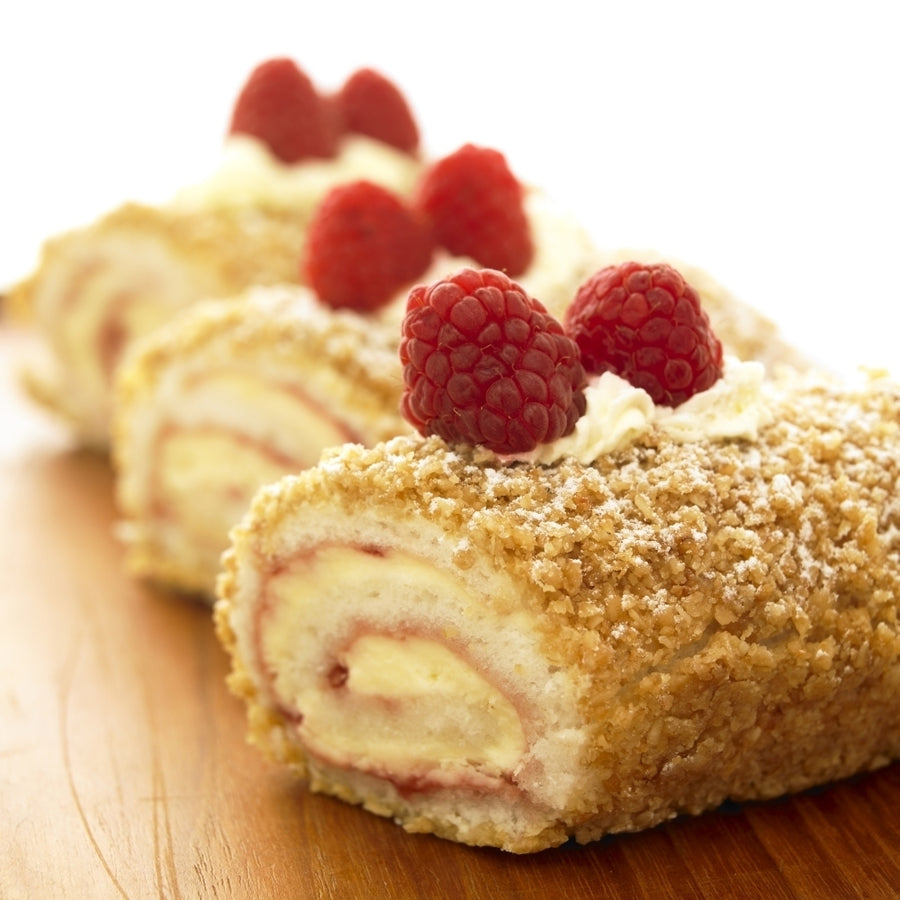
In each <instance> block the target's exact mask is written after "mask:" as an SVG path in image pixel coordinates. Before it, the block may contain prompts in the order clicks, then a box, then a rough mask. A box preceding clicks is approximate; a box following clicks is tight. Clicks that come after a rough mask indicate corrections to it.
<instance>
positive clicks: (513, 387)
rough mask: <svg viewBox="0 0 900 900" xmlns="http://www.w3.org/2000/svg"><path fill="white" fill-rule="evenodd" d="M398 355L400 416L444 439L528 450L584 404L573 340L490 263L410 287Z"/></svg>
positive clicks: (562, 431)
mask: <svg viewBox="0 0 900 900" xmlns="http://www.w3.org/2000/svg"><path fill="white" fill-rule="evenodd" d="M400 361H401V363H402V364H403V367H404V368H403V379H404V382H405V388H404V392H403V399H402V401H401V409H402V412H403V415H404V416H405V418H406V419H407V420H408V421H409V422H410V423H411V424H412V425H413V426H414V427H415V428H417V429H418V430H419V432H421V433H422V434H436V435H439V436H440V437H442V438H443V439H444V440H445V441H448V442H449V443H457V442H460V443H466V444H481V445H482V446H485V447H487V448H488V449H490V450H493V451H495V452H496V453H526V452H528V451H529V450H533V449H534V448H535V447H536V446H537V445H538V444H539V443H542V442H549V441H554V440H556V439H557V438H559V437H562V436H563V435H566V434H569V433H570V432H571V431H572V429H573V428H574V427H575V422H576V421H577V419H578V418H579V417H580V416H581V415H582V413H583V412H584V407H585V398H584V393H583V388H584V384H585V380H586V379H585V374H584V369H583V368H582V365H581V361H580V359H579V354H578V347H577V345H576V344H575V342H574V341H572V340H571V339H570V338H568V337H566V335H565V334H564V333H563V329H562V325H560V323H559V322H558V321H557V320H556V319H554V318H553V316H551V315H550V314H549V313H548V312H547V311H546V310H545V309H544V307H543V306H542V305H541V304H540V303H538V301H537V300H533V299H532V298H531V297H529V296H528V294H526V293H525V291H524V289H523V288H521V287H520V286H519V285H518V284H516V283H515V282H514V281H512V280H510V279H509V278H507V276H506V275H504V274H503V273H502V272H498V271H496V270H493V269H482V270H480V271H476V270H475V269H462V270H461V271H460V272H458V273H457V274H456V275H453V276H451V277H449V278H444V279H442V280H441V281H437V282H435V283H434V284H432V285H420V286H418V287H415V288H413V289H412V291H411V292H410V295H409V300H408V302H407V311H406V317H405V319H404V320H403V328H402V337H401V341H400Z"/></svg>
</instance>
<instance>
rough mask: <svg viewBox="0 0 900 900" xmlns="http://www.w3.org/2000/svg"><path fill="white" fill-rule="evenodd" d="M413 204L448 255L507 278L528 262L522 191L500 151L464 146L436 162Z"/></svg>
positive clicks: (531, 249) (425, 175) (530, 250)
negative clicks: (473, 261)
mask: <svg viewBox="0 0 900 900" xmlns="http://www.w3.org/2000/svg"><path fill="white" fill-rule="evenodd" d="M414 203H415V205H416V206H417V208H418V209H421V210H422V211H423V212H424V213H425V215H427V216H428V218H429V219H430V221H431V224H432V228H433V229H434V233H435V238H436V240H437V242H438V243H439V244H440V245H441V246H442V247H445V248H446V249H447V250H449V251H450V252H451V253H453V254H456V255H457V256H468V257H470V258H472V259H474V260H475V261H476V262H478V264H479V265H480V266H484V267H485V268H490V269H500V270H501V271H503V272H505V273H506V274H507V275H509V276H510V278H515V277H516V276H518V275H521V274H522V272H524V271H525V270H526V269H527V268H528V266H529V264H530V263H531V259H532V257H533V255H534V246H533V244H532V240H531V230H530V227H529V224H528V217H527V216H526V214H525V206H524V191H523V190H522V185H521V184H520V183H519V181H518V179H517V178H516V177H515V175H513V174H512V172H510V170H509V167H508V165H507V163H506V159H505V158H504V156H503V154H502V153H499V152H497V151H496V150H491V149H489V148H486V147H476V146H474V145H472V144H466V145H465V146H463V147H461V148H460V149H459V150H457V151H456V152H455V153H451V154H450V155H449V156H445V157H443V158H442V159H439V160H437V161H436V162H435V163H433V164H432V165H431V166H430V167H429V168H428V169H427V170H426V171H425V172H424V173H423V175H422V179H421V181H420V184H419V186H418V190H417V194H416V197H415V199H414Z"/></svg>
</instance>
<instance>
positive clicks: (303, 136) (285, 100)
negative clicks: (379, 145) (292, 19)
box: [229, 57, 340, 163]
mask: <svg viewBox="0 0 900 900" xmlns="http://www.w3.org/2000/svg"><path fill="white" fill-rule="evenodd" d="M338 122H339V117H338V115H337V113H336V110H335V108H334V104H333V103H329V102H328V101H326V100H325V99H324V98H323V97H321V96H320V95H319V93H318V92H317V91H316V88H315V85H314V84H313V83H312V81H311V80H310V79H309V77H308V76H307V75H306V74H305V73H304V72H303V71H301V70H300V68H298V66H297V65H296V63H294V61H293V60H291V59H287V58H284V57H276V58H274V59H269V60H267V61H266V62H263V63H260V64H259V65H258V66H257V67H256V68H255V69H254V70H253V71H252V72H251V73H250V77H249V78H248V79H247V81H246V83H245V84H244V87H243V88H242V89H241V92H240V94H239V95H238V98H237V101H236V103H235V106H234V111H233V112H232V115H231V126H230V128H229V133H230V134H249V135H251V136H253V137H256V138H259V140H261V141H262V142H263V143H265V144H266V145H267V146H268V147H269V149H270V150H271V151H272V153H273V154H274V155H275V156H276V157H278V159H280V160H281V161H282V162H285V163H295V162H298V161H299V160H302V159H306V158H308V157H311V156H319V157H331V156H334V155H335V153H336V152H337V141H338V137H339V131H340V129H339V125H338Z"/></svg>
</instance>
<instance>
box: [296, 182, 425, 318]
mask: <svg viewBox="0 0 900 900" xmlns="http://www.w3.org/2000/svg"><path fill="white" fill-rule="evenodd" d="M432 251H433V245H432V238H431V232H430V231H429V229H428V226H427V225H426V224H425V223H424V222H423V221H422V220H421V218H420V217H418V216H417V214H416V213H414V212H413V211H412V210H411V209H410V208H409V207H408V206H407V205H406V204H405V203H404V201H403V200H401V199H400V198H399V197H397V196H396V195H395V194H393V193H391V191H389V190H387V189H386V188H383V187H381V186H379V185H376V184H372V183H371V182H368V181H354V182H349V183H347V184H343V185H339V186H338V187H336V188H333V189H332V190H331V191H330V192H329V193H328V194H326V196H325V198H324V200H323V201H322V202H321V204H320V205H319V207H318V208H317V210H316V212H315V213H314V215H313V218H312V220H311V221H310V224H309V229H308V231H307V237H306V256H305V259H304V261H303V263H302V266H303V271H302V272H301V275H304V274H305V276H306V279H305V280H307V281H308V282H309V284H310V285H311V286H312V288H313V289H314V290H315V291H316V293H317V294H318V295H319V297H320V299H321V300H322V301H323V302H325V303H328V304H329V305H330V306H334V307H350V308H351V309H356V310H361V311H366V310H373V309H377V308H378V307H379V306H382V305H383V304H384V303H386V302H387V301H388V300H390V299H391V297H393V296H394V295H395V294H396V293H397V291H399V290H400V289H401V288H403V287H405V286H406V285H408V284H410V283H411V282H413V281H415V280H416V279H417V278H419V277H420V276H421V275H422V274H423V273H424V272H425V270H426V269H427V268H428V266H429V264H430V263H431V255H432Z"/></svg>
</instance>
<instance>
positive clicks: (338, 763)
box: [216, 264, 900, 853]
mask: <svg viewBox="0 0 900 900" xmlns="http://www.w3.org/2000/svg"><path fill="white" fill-rule="evenodd" d="M623 287H624V288H626V291H625V292H624V294H623V292H622V291H621V290H620V288H623ZM448 322H453V323H454V328H455V329H456V332H457V334H455V335H454V334H453V333H451V332H450V331H449V330H447V328H446V327H445V326H446V324H447V323H448ZM498 330H499V332H501V333H502V334H503V335H505V337H502V338H501V337H499V336H498ZM610 335H612V337H610ZM401 358H402V360H403V362H404V392H403V398H402V404H403V409H404V413H405V415H406V417H407V419H408V420H409V421H410V422H411V424H413V425H414V426H415V428H416V430H417V431H419V432H421V434H417V435H413V436H401V437H397V438H394V439H392V440H390V441H388V442H385V443H382V444H379V445H376V446H375V447H373V448H369V449H366V448H363V447H360V446H358V445H355V446H354V445H345V446H343V447H340V448H335V449H332V450H329V451H326V453H325V455H324V456H323V458H322V460H321V461H320V463H319V464H318V465H317V466H315V467H313V468H312V469H309V470H307V471H305V472H303V473H300V474H297V475H291V476H287V477H285V478H283V479H282V480H281V481H279V482H277V483H274V484H272V485H269V486H267V487H265V488H263V489H262V490H261V491H260V492H259V493H258V494H257V495H256V497H255V499H254V501H253V504H252V508H251V509H250V511H249V512H248V514H247V515H246V516H245V518H244V519H243V520H242V521H241V523H240V524H239V525H238V526H237V527H236V528H235V529H234V530H233V532H232V536H231V542H232V543H231V547H230V548H229V550H228V551H227V553H226V555H225V566H224V572H223V574H222V576H221V578H220V581H219V587H218V592H219V600H218V602H217V605H216V622H217V628H218V633H219V635H220V637H221V639H222V642H223V644H224V646H225V647H226V648H227V650H228V651H229V653H230V654H231V656H232V660H233V671H232V675H231V677H230V684H231V687H232V689H233V690H234V691H235V692H236V693H237V694H238V695H239V696H241V697H243V698H244V700H245V701H246V703H247V708H248V715H249V729H250V737H251V740H252V741H253V742H254V743H256V744H257V745H259V746H260V747H261V748H262V749H263V751H264V752H265V753H266V754H267V755H268V756H269V757H270V758H272V759H273V760H275V761H278V762H280V763H283V764H286V765H288V766H290V767H292V768H293V769H294V770H295V771H296V772H297V773H298V775H299V776H301V777H303V778H306V779H308V783H309V785H310V787H311V789H312V790H315V791H323V792H326V793H329V794H333V795H335V796H337V797H340V798H342V799H344V800H346V801H349V802H351V803H357V804H360V805H362V806H363V807H365V808H366V809H367V810H370V811H372V812H374V813H377V814H379V815H383V816H389V817H391V818H393V819H394V820H396V821H397V822H398V823H399V824H400V825H402V826H403V827H404V828H405V829H407V830H409V831H412V832H433V833H435V834H437V835H440V836H442V837H446V838H450V839H452V840H456V841H461V842H465V843H469V844H477V845H489V846H494V847H500V848H503V849H505V850H509V851H512V852H516V853H525V852H532V851H537V850H541V849H543V848H546V847H551V846H554V845H558V844H560V843H562V842H564V841H566V840H567V839H569V838H574V839H575V840H577V841H580V842H587V841H591V840H595V839H597V838H600V837H601V836H603V835H605V834H608V833H611V832H619V831H632V830H637V829H643V828H647V827H650V826H652V825H654V824H656V823H659V822H661V821H663V820H665V819H667V818H669V817H672V816H675V815H678V814H681V813H690V814H697V813H701V812H703V811H704V810H709V809H712V808H714V807H716V806H717V805H718V804H720V803H722V802H723V801H725V800H726V799H729V798H730V799H732V800H737V801H741V800H748V799H751V798H752V799H762V798H770V797H775V796H778V795H781V794H784V793H786V792H792V791H799V790H803V789H805V788H808V787H811V786H813V785H819V784H823V783H825V782H827V781H830V780H832V779H838V778H844V777H847V776H850V775H852V774H854V773H857V772H861V771H865V770H867V769H871V768H874V767H877V766H883V765H885V764H887V763H888V762H889V761H890V760H892V759H896V758H897V757H898V756H900V714H898V706H897V703H896V695H897V690H898V687H900V617H898V598H900V387H898V385H897V384H895V383H893V382H891V381H889V380H888V379H887V378H886V377H880V376H878V375H877V374H872V375H871V376H868V377H866V378H863V379H861V380H860V382H859V383H852V384H851V383H846V382H839V381H832V380H830V379H827V378H826V377H825V376H821V375H798V374H796V373H790V372H787V373H782V374H780V375H779V376H778V377H777V378H774V379H773V378H769V377H767V376H766V375H765V374H764V369H763V367H762V366H761V365H760V364H758V363H754V362H740V361H738V360H736V359H734V358H733V357H732V356H730V355H729V354H728V353H727V352H723V349H722V346H721V343H720V342H719V340H718V338H717V337H716V335H715V333H714V332H713V331H712V329H710V327H709V319H708V317H707V316H706V315H705V313H704V312H703V310H702V307H700V305H699V304H698V302H697V297H696V292H693V291H691V290H690V289H689V286H687V287H686V286H685V283H684V282H683V280H682V279H680V278H679V276H678V273H676V272H673V270H672V269H671V268H670V267H667V266H645V265H638V264H635V265H625V266H622V267H613V270H612V271H609V272H606V271H604V272H603V273H602V274H601V273H597V277H596V278H592V279H591V280H590V282H589V283H586V285H585V287H584V290H582V291H579V295H578V298H577V300H576V303H575V304H574V306H573V308H572V310H571V311H570V313H569V314H567V316H566V319H565V321H564V323H559V322H558V321H557V320H554V319H553V318H552V317H549V316H547V315H546V314H544V313H543V312H541V311H540V310H539V309H537V308H536V307H534V306H533V305H531V304H529V303H528V302H527V298H525V295H524V294H523V293H522V292H521V291H519V290H517V288H516V287H515V285H513V286H510V283H509V280H508V279H504V278H503V276H500V275H499V273H496V272H484V271H481V272H473V271H467V272H462V273H459V274H457V275H456V276H454V277H453V278H450V279H446V280H443V281H442V282H440V283H436V284H433V285H428V286H422V288H421V289H417V290H416V291H414V292H413V294H412V295H411V298H410V311H409V313H408V314H407V317H406V319H405V321H404V326H403V339H402V343H401ZM516 396H518V398H519V399H518V401H516V400H515V399H514V398H515V397H516ZM498 398H499V400H498Z"/></svg>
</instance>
